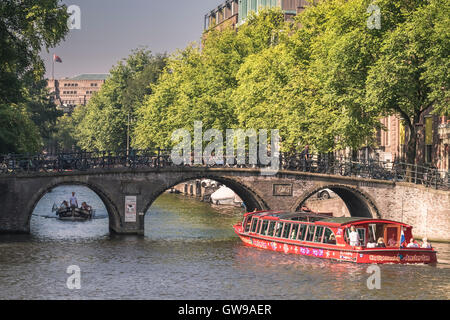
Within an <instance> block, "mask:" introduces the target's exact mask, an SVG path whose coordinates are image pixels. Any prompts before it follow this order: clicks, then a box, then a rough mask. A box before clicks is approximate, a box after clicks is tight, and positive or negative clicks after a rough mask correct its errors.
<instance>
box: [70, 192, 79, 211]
mask: <svg viewBox="0 0 450 320" xmlns="http://www.w3.org/2000/svg"><path fill="white" fill-rule="evenodd" d="M70 208H71V209H72V211H74V210H75V209H76V208H78V200H77V198H76V197H75V192H72V197H71V198H70Z"/></svg>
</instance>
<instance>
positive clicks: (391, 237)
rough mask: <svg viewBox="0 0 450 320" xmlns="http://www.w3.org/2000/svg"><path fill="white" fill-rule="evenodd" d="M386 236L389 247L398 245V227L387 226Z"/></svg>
mask: <svg viewBox="0 0 450 320" xmlns="http://www.w3.org/2000/svg"><path fill="white" fill-rule="evenodd" d="M386 238H387V246H388V247H397V246H398V243H397V239H398V229H397V227H386Z"/></svg>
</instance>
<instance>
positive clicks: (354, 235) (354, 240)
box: [348, 226, 359, 247]
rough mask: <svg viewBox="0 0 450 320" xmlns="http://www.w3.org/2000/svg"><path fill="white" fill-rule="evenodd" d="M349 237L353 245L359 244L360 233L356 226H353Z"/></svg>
mask: <svg viewBox="0 0 450 320" xmlns="http://www.w3.org/2000/svg"><path fill="white" fill-rule="evenodd" d="M348 237H349V240H350V245H351V246H352V247H355V246H359V233H358V231H356V228H355V226H351V228H350V233H349V235H348Z"/></svg>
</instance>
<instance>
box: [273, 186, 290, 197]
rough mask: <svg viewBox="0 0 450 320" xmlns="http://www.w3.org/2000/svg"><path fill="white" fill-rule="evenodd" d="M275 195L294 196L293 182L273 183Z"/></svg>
mask: <svg viewBox="0 0 450 320" xmlns="http://www.w3.org/2000/svg"><path fill="white" fill-rule="evenodd" d="M273 195H274V196H285V197H292V195H293V191H292V184H274V185H273Z"/></svg>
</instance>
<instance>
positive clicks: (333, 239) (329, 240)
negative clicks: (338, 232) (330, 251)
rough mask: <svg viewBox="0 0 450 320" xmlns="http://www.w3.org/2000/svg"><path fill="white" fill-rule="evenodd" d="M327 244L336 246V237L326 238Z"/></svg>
mask: <svg viewBox="0 0 450 320" xmlns="http://www.w3.org/2000/svg"><path fill="white" fill-rule="evenodd" d="M328 243H329V244H336V237H335V236H334V234H330V237H329V238H328Z"/></svg>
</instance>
